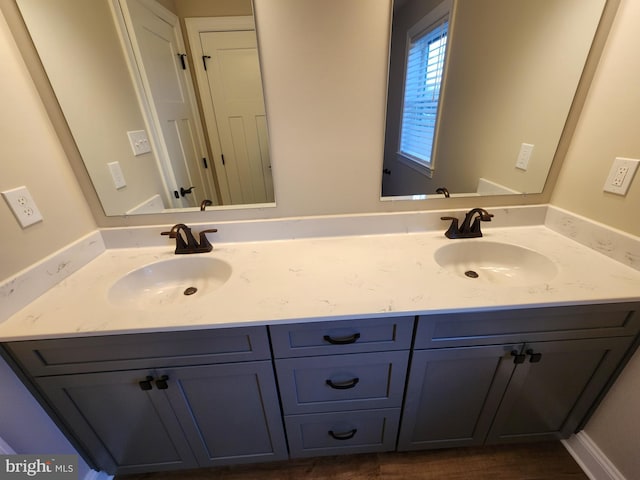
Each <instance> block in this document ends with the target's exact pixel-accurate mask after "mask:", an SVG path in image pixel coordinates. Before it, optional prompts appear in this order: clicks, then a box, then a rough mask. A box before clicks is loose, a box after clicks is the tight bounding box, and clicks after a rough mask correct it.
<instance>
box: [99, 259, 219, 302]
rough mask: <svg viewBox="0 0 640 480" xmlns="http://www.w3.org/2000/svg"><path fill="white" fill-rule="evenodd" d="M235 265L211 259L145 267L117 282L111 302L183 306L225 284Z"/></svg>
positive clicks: (112, 292)
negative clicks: (232, 266)
mask: <svg viewBox="0 0 640 480" xmlns="http://www.w3.org/2000/svg"><path fill="white" fill-rule="evenodd" d="M230 276H231V265H229V264H228V263H227V262H225V261H223V260H219V259H217V258H211V257H201V256H194V257H176V258H172V259H170V260H163V261H160V262H155V263H151V264H149V265H145V266H144V267H141V268H139V269H137V270H134V271H132V272H130V273H128V274H126V275H125V276H124V277H122V278H121V279H119V280H118V281H117V282H116V283H114V284H113V285H112V286H111V288H110V289H109V294H108V295H109V301H111V302H112V303H115V304H118V305H128V306H133V307H137V308H147V307H153V306H166V305H180V304H187V303H188V302H193V301H197V299H198V298H201V297H203V296H204V295H206V294H208V293H210V292H212V291H214V290H215V289H217V288H218V287H220V286H221V285H223V284H224V283H225V282H226V281H227V280H228V279H229V277H230Z"/></svg>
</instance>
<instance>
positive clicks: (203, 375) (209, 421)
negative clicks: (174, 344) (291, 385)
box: [159, 361, 287, 466]
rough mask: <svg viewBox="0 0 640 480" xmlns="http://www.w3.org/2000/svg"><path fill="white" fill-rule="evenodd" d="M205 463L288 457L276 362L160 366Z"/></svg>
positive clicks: (171, 397) (180, 413)
mask: <svg viewBox="0 0 640 480" xmlns="http://www.w3.org/2000/svg"><path fill="white" fill-rule="evenodd" d="M159 374H160V375H166V376H167V377H168V380H167V388H166V389H165V390H163V391H164V392H165V393H166V394H167V396H168V398H169V399H170V402H171V405H172V407H173V409H174V411H175V412H176V415H178V418H179V420H180V423H181V424H182V426H183V428H184V431H185V433H186V435H187V437H188V439H189V443H190V444H191V447H192V448H193V451H194V453H195V455H196V457H197V459H198V463H199V464H200V466H212V465H225V464H232V463H249V462H265V461H271V460H282V459H286V458H287V447H286V442H285V437H284V427H283V424H282V416H281V412H280V404H279V401H278V394H277V390H276V383H275V378H274V374H273V367H272V365H271V362H268V361H264V362H247V363H235V364H227V365H205V366H198V367H181V368H174V369H162V370H159Z"/></svg>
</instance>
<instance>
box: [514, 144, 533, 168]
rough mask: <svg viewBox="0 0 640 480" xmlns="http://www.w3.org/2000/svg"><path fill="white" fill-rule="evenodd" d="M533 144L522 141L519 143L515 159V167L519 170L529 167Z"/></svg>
mask: <svg viewBox="0 0 640 480" xmlns="http://www.w3.org/2000/svg"><path fill="white" fill-rule="evenodd" d="M533 147H534V146H533V145H531V144H530V143H523V144H522V145H520V153H519V154H518V160H516V168H519V169H520V170H526V169H527V168H528V167H529V160H530V159H531V154H532V153H533Z"/></svg>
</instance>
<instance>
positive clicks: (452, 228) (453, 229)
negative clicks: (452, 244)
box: [440, 217, 460, 238]
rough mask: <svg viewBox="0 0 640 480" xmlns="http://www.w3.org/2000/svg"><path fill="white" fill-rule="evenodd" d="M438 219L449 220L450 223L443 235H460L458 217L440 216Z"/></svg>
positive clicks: (449, 236)
mask: <svg viewBox="0 0 640 480" xmlns="http://www.w3.org/2000/svg"><path fill="white" fill-rule="evenodd" d="M440 220H451V225H449V228H448V229H447V231H446V232H444V235H445V236H446V237H447V238H458V237H459V236H460V228H459V227H458V219H457V218H456V217H440Z"/></svg>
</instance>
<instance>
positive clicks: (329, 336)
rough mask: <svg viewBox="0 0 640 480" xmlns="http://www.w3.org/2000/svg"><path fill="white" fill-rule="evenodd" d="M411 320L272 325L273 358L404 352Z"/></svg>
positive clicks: (367, 320)
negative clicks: (388, 351)
mask: <svg viewBox="0 0 640 480" xmlns="http://www.w3.org/2000/svg"><path fill="white" fill-rule="evenodd" d="M413 322H414V317H393V318H365V319H360V320H340V321H329V322H314V323H297V324H287V325H272V326H270V327H269V331H270V333H271V344H272V345H273V354H274V356H275V357H276V358H288V357H307V356H311V355H334V354H341V353H361V352H377V351H382V350H404V349H409V348H410V346H411V336H412V335H413Z"/></svg>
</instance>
